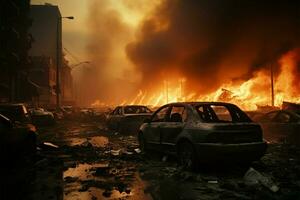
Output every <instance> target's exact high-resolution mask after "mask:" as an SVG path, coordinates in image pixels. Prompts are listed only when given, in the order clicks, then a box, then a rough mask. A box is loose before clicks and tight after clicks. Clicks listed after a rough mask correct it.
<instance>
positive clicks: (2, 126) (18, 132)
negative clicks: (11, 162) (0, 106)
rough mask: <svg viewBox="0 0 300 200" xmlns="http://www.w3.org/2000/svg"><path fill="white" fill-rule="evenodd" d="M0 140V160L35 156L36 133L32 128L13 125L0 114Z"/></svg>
mask: <svg viewBox="0 0 300 200" xmlns="http://www.w3.org/2000/svg"><path fill="white" fill-rule="evenodd" d="M0 138H1V139H0V146H1V152H0V154H1V158H4V159H10V158H12V157H14V156H23V155H31V156H32V155H34V154H35V151H36V140H37V133H36V130H35V127H34V126H30V125H26V124H22V123H13V122H12V121H11V120H10V119H8V118H7V117H5V116H3V115H1V114H0Z"/></svg>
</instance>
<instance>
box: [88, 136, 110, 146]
mask: <svg viewBox="0 0 300 200" xmlns="http://www.w3.org/2000/svg"><path fill="white" fill-rule="evenodd" d="M89 142H90V143H91V144H92V145H93V146H95V147H105V146H106V145H108V142H109V141H108V138H107V137H104V136H96V137H92V138H90V140H89Z"/></svg>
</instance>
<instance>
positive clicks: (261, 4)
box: [126, 0, 300, 92]
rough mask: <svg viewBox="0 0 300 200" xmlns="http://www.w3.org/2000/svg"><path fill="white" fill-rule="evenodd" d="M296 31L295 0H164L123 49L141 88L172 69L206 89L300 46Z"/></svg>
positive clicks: (298, 6) (299, 28) (298, 9)
mask: <svg viewBox="0 0 300 200" xmlns="http://www.w3.org/2000/svg"><path fill="white" fill-rule="evenodd" d="M299 36H300V2H299V1H294V0H282V1H278V0H263V1H262V0H163V1H162V2H161V4H159V6H157V7H156V8H155V10H154V11H153V12H152V13H151V14H150V15H148V16H146V17H145V18H144V20H143V21H142V23H141V24H140V27H139V29H138V30H137V33H136V38H135V40H134V41H132V42H130V43H129V44H128V45H127V46H126V53H127V56H128V58H129V59H130V60H131V61H132V62H133V63H134V64H135V66H136V68H137V69H138V70H139V71H140V72H141V73H142V74H143V81H142V83H141V84H142V87H144V88H148V87H150V85H152V84H153V83H154V82H155V81H157V80H161V79H162V78H168V77H167V76H168V75H171V74H172V73H173V72H174V73H177V74H180V75H182V76H184V77H186V78H187V80H188V81H187V84H188V86H187V87H189V88H193V89H196V90H197V91H198V92H210V91H213V90H215V89H216V88H217V87H219V86H220V85H221V84H222V83H224V82H226V81H230V80H236V79H248V78H251V76H252V75H253V73H254V72H256V71H257V70H260V69H262V68H266V67H268V66H269V64H270V63H275V64H274V65H275V67H276V66H277V65H276V63H277V60H278V59H279V58H280V57H281V56H282V55H283V54H284V53H286V52H288V51H289V50H292V49H293V48H296V47H299ZM277 67H278V66H277ZM277 70H278V69H277Z"/></svg>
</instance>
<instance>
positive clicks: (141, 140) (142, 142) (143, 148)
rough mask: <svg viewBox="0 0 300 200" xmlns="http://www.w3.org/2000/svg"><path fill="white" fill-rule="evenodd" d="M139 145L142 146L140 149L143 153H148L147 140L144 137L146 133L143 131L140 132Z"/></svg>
mask: <svg viewBox="0 0 300 200" xmlns="http://www.w3.org/2000/svg"><path fill="white" fill-rule="evenodd" d="M138 139H139V146H140V150H141V151H142V152H143V153H146V142H145V138H144V135H143V133H140V134H139V138H138Z"/></svg>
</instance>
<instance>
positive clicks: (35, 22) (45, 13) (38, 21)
mask: <svg viewBox="0 0 300 200" xmlns="http://www.w3.org/2000/svg"><path fill="white" fill-rule="evenodd" d="M30 17H31V19H32V26H31V28H30V30H29V32H30V33H31V34H32V37H33V42H32V48H31V49H30V51H29V55H30V56H31V57H33V58H35V59H36V58H37V57H40V58H43V59H45V58H47V60H48V61H49V60H51V65H54V66H55V69H54V68H53V69H54V70H55V74H56V69H57V68H56V66H57V65H58V66H59V70H60V71H59V73H58V74H59V83H60V85H59V88H60V102H61V103H63V102H65V101H66V100H67V101H71V98H72V97H70V95H72V83H70V82H72V78H70V77H71V73H70V70H68V68H69V67H68V66H67V65H66V64H65V62H64V57H63V53H62V24H61V14H60V11H59V8H58V6H55V5H51V4H45V5H31V7H30ZM48 61H47V62H40V64H41V63H44V64H46V66H41V65H40V67H41V68H42V69H48V68H49V65H48V64H49V63H48ZM37 66H38V65H37ZM50 68H51V70H52V67H50ZM51 70H45V73H50V72H51ZM44 77H47V78H48V80H47V81H45V82H44V83H47V84H49V85H47V86H46V85H40V86H41V87H43V88H44V87H47V88H53V85H52V81H53V80H50V77H51V75H50V74H47V75H45V76H44ZM55 81H56V79H55ZM44 83H43V84H44ZM65 83H66V84H65ZM54 88H56V84H55V85H54ZM69 93H71V94H70V95H69ZM43 95H45V94H43ZM43 95H42V96H43ZM48 95H49V97H47V98H45V97H44V96H43V97H41V98H39V102H40V104H45V103H48V102H49V101H51V103H52V99H56V91H54V92H53V90H52V89H51V91H50V92H49V93H48ZM64 98H67V99H64Z"/></svg>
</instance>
